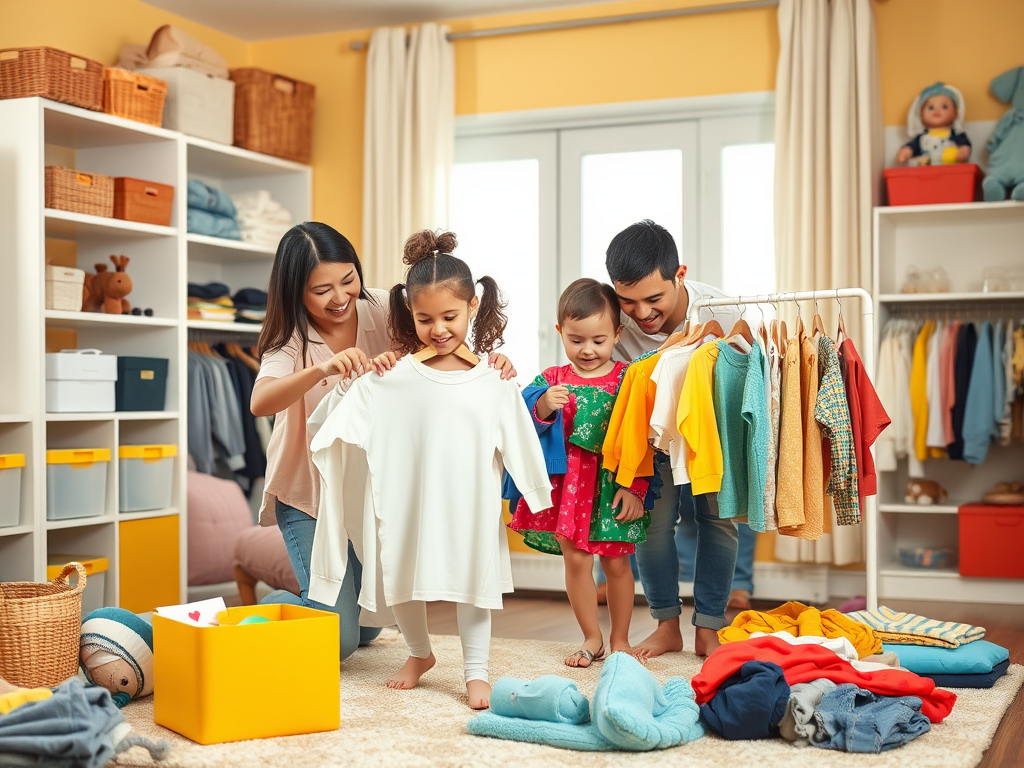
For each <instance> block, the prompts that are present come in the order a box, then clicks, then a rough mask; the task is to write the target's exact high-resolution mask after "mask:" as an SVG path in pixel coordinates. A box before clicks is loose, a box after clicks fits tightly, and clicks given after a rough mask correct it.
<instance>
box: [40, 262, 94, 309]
mask: <svg viewBox="0 0 1024 768" xmlns="http://www.w3.org/2000/svg"><path fill="white" fill-rule="evenodd" d="M84 283H85V271H84V270H81V269H75V268H74V267H53V266H48V267H47V268H46V308H47V309H63V310H66V311H70V312H81V311H82V286H83V285H84Z"/></svg>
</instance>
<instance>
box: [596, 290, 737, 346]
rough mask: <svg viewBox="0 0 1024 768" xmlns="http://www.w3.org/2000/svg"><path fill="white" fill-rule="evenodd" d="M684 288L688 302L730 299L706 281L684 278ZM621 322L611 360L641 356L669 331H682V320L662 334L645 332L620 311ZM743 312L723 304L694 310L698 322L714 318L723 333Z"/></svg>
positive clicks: (667, 334) (660, 343)
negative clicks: (620, 330) (707, 299)
mask: <svg viewBox="0 0 1024 768" xmlns="http://www.w3.org/2000/svg"><path fill="white" fill-rule="evenodd" d="M683 287H684V288H685V289H686V295H687V296H688V297H689V299H690V305H692V304H693V302H694V301H696V300H697V299H700V298H714V299H724V298H731V297H730V296H729V295H728V294H727V293H723V292H722V291H721V290H720V289H718V288H715V287H714V286H713V285H708V284H707V283H698V282H696V281H695V280H684V281H683ZM620 315H621V322H622V333H621V334H620V335H619V343H618V344H616V345H615V350H614V352H613V353H612V359H613V360H621V361H622V362H624V363H629V362H631V361H632V360H635V359H636V358H638V357H640V355H642V354H644V353H645V352H650V351H651V350H652V349H657V348H658V347H660V346H661V345H662V344H663V343H664V342H665V339H667V338H668V337H669V334H671V333H673V332H675V331H678V330H681V329H682V327H683V325H684V323H685V320H684V321H683V322H682V323H680V324H679V325H678V326H677V327H675V328H670V329H668V330H667V331H666V332H665V333H655V334H647V333H644V332H643V330H642V329H641V328H640V326H639V325H637V323H636V321H634V320H633V318H631V317H630V316H629V315H627V314H625V313H620ZM742 315H743V308H742V307H741V306H737V305H733V306H722V307H701V308H700V309H699V310H698V312H697V320H698V322H702V323H706V322H708V321H709V320H711V319H712V318H714V319H715V320H717V321H718V322H719V324H720V325H721V326H722V330H724V331H725V332H726V333H728V332H729V329H730V328H732V327H733V325H735V323H736V321H737V320H739V319H740V317H741V316H742Z"/></svg>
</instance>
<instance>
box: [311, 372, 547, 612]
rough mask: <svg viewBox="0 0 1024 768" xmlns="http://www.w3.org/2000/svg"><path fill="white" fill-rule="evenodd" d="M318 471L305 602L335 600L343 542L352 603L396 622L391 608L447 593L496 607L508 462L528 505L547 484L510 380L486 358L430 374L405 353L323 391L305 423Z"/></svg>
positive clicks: (508, 586)
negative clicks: (354, 587) (383, 368)
mask: <svg viewBox="0 0 1024 768" xmlns="http://www.w3.org/2000/svg"><path fill="white" fill-rule="evenodd" d="M310 422H311V427H315V426H316V424H317V423H322V426H319V429H318V430H317V432H316V434H315V436H314V437H313V440H312V442H311V444H310V448H311V450H312V452H313V461H314V463H315V464H316V466H317V469H318V470H319V471H320V476H321V482H322V486H321V495H320V514H319V516H318V518H317V527H316V534H315V536H314V538H313V555H312V563H311V567H310V570H311V575H310V587H309V597H310V599H311V600H315V601H317V602H320V603H324V604H327V605H334V602H335V600H336V599H337V595H338V592H339V590H340V589H341V582H342V579H343V578H344V575H345V569H346V567H347V550H348V543H349V541H350V540H351V542H352V545H353V549H354V550H355V553H356V556H357V557H359V559H360V561H361V562H362V565H363V581H362V589H361V591H360V596H359V604H360V605H361V606H362V607H363V608H365V609H366V610H367V611H370V612H375V613H377V614H378V615H377V616H376V617H373V619H371V621H372V622H373V623H376V624H380V625H385V624H389V623H393V619H392V618H391V616H390V615H389V614H390V611H387V610H386V608H387V607H388V606H393V605H397V604H399V603H403V602H407V601H409V600H424V601H429V600H446V601H449V602H458V603H470V604H472V605H475V606H477V607H479V608H501V607H502V598H501V595H502V593H504V592H511V591H512V567H511V560H510V557H509V550H508V541H507V539H506V536H505V528H504V525H503V524H502V520H501V508H502V502H501V477H502V470H503V469H507V470H508V472H509V474H510V475H511V476H512V479H513V480H514V481H515V483H516V486H517V487H518V488H519V490H520V492H521V493H522V494H523V497H524V498H525V499H526V502H527V504H528V505H529V507H530V509H531V510H533V511H534V512H537V511H540V510H543V509H546V508H548V507H550V506H551V483H550V481H549V479H548V474H547V469H546V467H545V464H544V455H543V452H542V450H541V447H540V442H539V440H538V438H537V434H536V431H535V430H534V426H533V420H532V419H531V417H530V414H529V412H528V410H527V408H526V404H525V402H524V401H523V398H522V397H521V395H520V394H519V390H518V388H517V387H516V385H515V383H513V382H511V381H502V379H501V376H500V374H499V373H498V372H497V371H496V370H494V369H492V368H490V367H489V366H488V364H487V360H486V359H483V360H481V361H480V363H479V364H478V365H477V366H475V367H474V368H472V369H470V370H467V371H437V370H434V369H433V368H430V367H429V366H426V365H424V364H423V363H420V362H419V361H417V360H415V359H413V358H412V356H408V357H406V358H404V359H403V360H402V361H400V362H399V363H398V365H396V366H395V368H394V369H393V370H391V371H389V372H388V373H387V374H385V375H384V376H383V377H378V376H373V375H369V376H363V377H362V378H359V379H357V380H356V381H355V382H353V383H352V384H351V385H350V386H349V387H348V391H347V392H345V393H344V395H343V396H342V392H341V390H340V389H339V390H336V393H335V395H332V397H330V398H325V402H323V403H321V408H320V409H318V412H317V413H314V414H313V416H312V417H311V419H310Z"/></svg>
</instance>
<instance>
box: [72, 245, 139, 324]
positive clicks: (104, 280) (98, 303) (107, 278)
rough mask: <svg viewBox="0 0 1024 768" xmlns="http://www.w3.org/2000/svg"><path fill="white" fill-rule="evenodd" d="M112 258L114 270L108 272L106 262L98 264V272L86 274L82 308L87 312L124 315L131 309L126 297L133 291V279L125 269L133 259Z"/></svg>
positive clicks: (96, 266)
mask: <svg viewBox="0 0 1024 768" xmlns="http://www.w3.org/2000/svg"><path fill="white" fill-rule="evenodd" d="M110 260H111V261H112V262H113V263H114V271H113V272H107V265H106V264H96V265H95V268H96V274H95V275H90V274H88V273H86V275H85V285H84V286H83V289H82V309H83V310H84V311H86V312H105V313H106V314H108V315H124V314H128V313H129V312H130V311H131V305H130V304H129V303H128V302H127V301H126V300H125V298H124V297H125V296H127V295H128V294H129V293H131V292H132V279H131V278H130V277H128V273H127V272H125V271H124V270H125V267H127V266H128V262H129V261H131V259H129V258H128V257H127V256H111V257H110Z"/></svg>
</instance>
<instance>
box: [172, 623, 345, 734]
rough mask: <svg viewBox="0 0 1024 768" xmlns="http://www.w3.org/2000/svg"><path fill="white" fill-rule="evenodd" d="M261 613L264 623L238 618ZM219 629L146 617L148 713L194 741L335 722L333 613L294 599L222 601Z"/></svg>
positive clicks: (319, 727)
mask: <svg viewBox="0 0 1024 768" xmlns="http://www.w3.org/2000/svg"><path fill="white" fill-rule="evenodd" d="M246 616H263V617H264V618H267V619H269V620H270V621H268V622H267V623H263V624H246V625H241V626H238V622H239V621H241V620H242V619H244V618H245V617H246ZM218 621H220V623H221V626H219V627H208V626H207V627H200V626H191V625H189V624H185V623H183V622H180V621H175V620H174V619H168V618H165V617H163V616H161V615H159V614H154V615H153V646H154V649H153V652H154V660H153V674H154V686H155V687H154V699H153V719H154V720H155V722H156V724H157V725H162V726H164V727H165V728H170V729H171V730H172V731H175V732H177V733H180V734H181V735H182V736H185V737H186V738H189V739H192V741H195V742H198V743H200V744H219V743H222V742H226V741H241V740H243V739H265V738H270V737H273V736H294V735H297V734H301V733H317V732H320V731H333V730H336V729H337V728H338V727H339V726H340V725H341V703H340V698H339V697H340V693H339V686H340V682H341V678H340V666H339V663H338V656H339V651H340V636H339V626H338V616H337V614H334V613H328V612H326V611H318V610H315V609H313V608H303V607H301V606H296V605H252V606H243V607H240V608H229V609H228V610H227V611H225V612H223V613H221V614H220V615H219V616H218Z"/></svg>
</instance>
